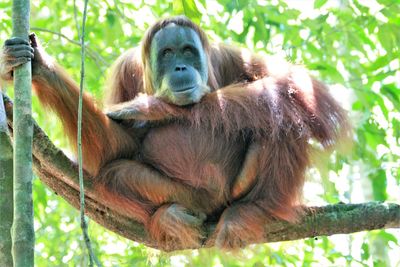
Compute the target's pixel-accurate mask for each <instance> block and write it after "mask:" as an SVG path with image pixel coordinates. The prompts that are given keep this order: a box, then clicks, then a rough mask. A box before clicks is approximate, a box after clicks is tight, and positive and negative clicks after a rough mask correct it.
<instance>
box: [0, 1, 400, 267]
mask: <svg viewBox="0 0 400 267" xmlns="http://www.w3.org/2000/svg"><path fill="white" fill-rule="evenodd" d="M83 5H84V3H83V1H82V0H68V1H40V0H32V1H31V31H32V32H35V33H36V34H37V35H38V37H39V39H40V40H41V41H42V44H43V46H44V47H45V49H46V51H47V52H48V53H49V54H50V55H52V56H53V57H54V58H55V59H56V60H57V61H58V62H59V63H60V64H61V65H63V66H64V67H65V68H66V69H67V71H68V72H69V73H70V74H71V75H72V76H73V77H74V79H75V80H76V81H79V80H78V79H79V74H80V62H81V59H80V46H79V38H78V32H80V29H81V21H82V11H83ZM11 6H12V3H11V1H10V0H2V1H1V2H0V29H1V31H0V41H1V42H2V43H3V42H4V41H5V40H6V39H7V38H9V37H10V36H11ZM177 14H185V15H186V16H188V17H189V18H191V19H192V20H194V21H195V22H197V23H199V24H200V25H201V27H202V28H203V29H204V30H205V31H206V33H207V34H208V36H209V37H210V39H211V40H212V41H213V42H225V43H230V44H234V45H237V46H239V47H247V48H249V49H251V50H253V51H257V52H259V53H264V54H267V55H274V56H278V57H280V58H285V59H286V60H288V61H290V62H292V63H295V64H301V65H304V66H305V67H306V68H308V69H309V70H310V72H311V73H312V74H313V75H314V76H316V77H317V78H318V79H321V80H323V81H324V82H326V83H327V84H328V85H329V87H330V90H331V92H332V94H333V95H334V96H335V97H336V98H337V99H338V100H339V101H340V102H341V103H342V105H343V106H344V107H345V108H346V109H347V110H348V111H349V114H350V117H351V120H352V123H353V126H354V145H353V146H352V147H351V148H350V149H347V151H345V153H333V154H332V155H319V156H318V160H315V164H314V166H315V167H314V168H311V169H310V170H309V171H308V180H307V184H306V187H305V189H304V196H305V197H304V198H305V202H306V203H307V204H308V205H325V204H328V203H338V202H344V203H350V202H352V203H359V202H365V201H390V202H397V203H399V202H400V169H399V166H400V145H399V138H400V60H399V58H400V48H399V45H400V1H398V0H365V1H362V0H359V1H357V0H354V1H352V0H330V1H327V0H315V1H312V0H291V1H280V0H254V1H244V0H236V1H230V0H213V1H211V0H210V1H208V0H187V1H184V0H176V1H175V0H169V1H159V0H147V1H146V3H145V1H139V0H138V1H130V0H96V1H89V9H88V18H87V23H86V33H87V35H86V39H85V40H86V45H87V50H86V51H87V53H86V55H87V57H86V67H85V72H86V78H85V84H86V90H87V91H89V92H90V93H91V94H92V95H94V96H95V97H96V98H97V99H98V101H99V104H100V105H101V98H102V95H103V85H104V81H105V77H106V76H107V73H108V70H109V67H110V65H111V64H112V62H113V61H114V60H115V59H116V58H117V57H118V55H120V54H121V53H122V52H123V51H125V50H127V49H129V48H130V47H133V46H136V45H138V44H139V42H140V39H141V36H142V35H143V33H144V31H145V30H146V29H147V28H148V26H149V25H151V24H152V23H154V22H155V21H156V20H157V19H159V18H161V17H165V16H171V15H177ZM9 89H11V88H9ZM8 94H10V95H12V90H8ZM34 118H35V120H36V121H37V122H38V123H39V125H40V126H41V127H42V128H43V129H44V130H45V131H46V133H47V134H48V135H49V136H50V137H51V139H52V140H53V142H54V143H55V144H56V145H57V146H59V147H61V148H63V149H65V150H66V153H69V152H68V144H67V143H66V140H65V138H64V132H63V130H62V127H61V124H60V123H59V121H58V120H57V119H56V117H55V116H50V115H49V114H48V113H46V112H45V111H44V110H43V109H42V108H41V106H40V104H39V103H38V101H37V99H34ZM34 208H35V229H36V258H35V263H36V265H37V266H87V263H88V257H87V253H86V251H85V245H84V242H83V240H82V234H81V229H80V224H79V214H78V212H77V211H76V210H74V209H73V208H72V207H71V206H69V205H68V204H67V203H66V202H65V201H64V200H63V199H61V198H60V197H58V196H56V195H55V194H54V193H53V192H51V191H50V190H48V189H47V188H45V187H44V186H43V185H42V183H41V182H40V180H39V179H38V178H37V177H36V178H35V181H34ZM354 223H357V222H354ZM89 227H90V229H89V230H90V236H91V238H92V242H93V246H94V248H95V252H96V254H97V256H98V257H99V258H100V260H101V262H102V263H103V264H104V266H400V244H399V242H400V230H399V229H391V230H386V231H383V230H379V231H371V232H368V233H367V232H363V233H356V234H351V235H335V236H331V237H318V238H315V239H314V238H310V239H305V240H299V241H293V242H281V243H272V244H266V245H253V246H250V247H248V248H246V249H244V250H241V251H238V252H236V253H233V254H232V253H222V252H220V251H218V250H216V249H202V250H194V251H182V252H176V253H173V254H166V253H162V252H160V251H158V250H154V249H150V248H147V247H145V246H143V245H141V244H138V243H136V242H132V241H129V240H126V239H124V238H122V237H119V236H117V235H116V234H114V233H112V232H110V231H108V230H106V229H104V228H102V227H101V226H99V225H97V224H96V223H95V222H90V226H89Z"/></svg>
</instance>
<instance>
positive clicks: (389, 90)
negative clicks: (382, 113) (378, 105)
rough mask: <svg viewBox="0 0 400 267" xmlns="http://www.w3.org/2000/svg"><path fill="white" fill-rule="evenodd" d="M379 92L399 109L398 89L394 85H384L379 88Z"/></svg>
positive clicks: (399, 94)
mask: <svg viewBox="0 0 400 267" xmlns="http://www.w3.org/2000/svg"><path fill="white" fill-rule="evenodd" d="M381 93H382V94H383V95H385V96H386V97H387V98H388V99H389V100H390V101H391V102H392V103H393V105H394V107H395V108H396V109H397V110H398V111H400V89H399V88H397V87H396V86H395V85H385V86H382V88H381Z"/></svg>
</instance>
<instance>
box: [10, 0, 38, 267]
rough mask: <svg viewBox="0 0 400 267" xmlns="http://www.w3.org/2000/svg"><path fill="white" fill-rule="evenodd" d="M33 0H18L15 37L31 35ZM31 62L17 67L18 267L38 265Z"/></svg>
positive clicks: (14, 236) (14, 231) (14, 229)
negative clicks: (34, 213) (35, 255)
mask: <svg viewBox="0 0 400 267" xmlns="http://www.w3.org/2000/svg"><path fill="white" fill-rule="evenodd" d="M29 12H30V3H29V0H14V1H13V9H12V13H13V16H12V23H13V36H14V37H21V38H24V39H26V40H28V38H29ZM31 75H32V74H31V63H30V62H28V63H26V64H24V65H22V66H20V67H18V68H16V69H15V70H14V91H15V94H14V95H15V99H14V101H15V105H14V125H13V129H14V222H13V227H12V240H13V248H12V251H13V258H14V266H16V267H19V266H23V267H29V266H33V265H34V246H35V232H34V228H33V203H32V176H33V175H32V135H33V123H32V100H31V99H32V92H31V91H32V90H31V87H32V85H31V84H32V81H31V80H32V77H31Z"/></svg>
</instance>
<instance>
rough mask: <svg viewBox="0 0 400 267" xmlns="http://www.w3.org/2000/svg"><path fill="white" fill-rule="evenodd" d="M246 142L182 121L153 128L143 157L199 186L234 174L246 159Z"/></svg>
mask: <svg viewBox="0 0 400 267" xmlns="http://www.w3.org/2000/svg"><path fill="white" fill-rule="evenodd" d="M245 149H246V142H245V140H243V138H240V137H239V136H237V137H235V136H233V137H230V138H228V137H226V136H225V135H222V134H221V135H218V134H212V133H211V131H207V130H205V129H200V128H193V127H189V126H183V125H178V124H176V125H175V124H172V125H167V126H163V127H159V128H155V129H152V130H150V132H149V133H148V134H147V136H146V137H145V139H144V142H143V147H142V157H143V160H144V161H145V162H148V163H150V164H152V165H153V166H158V168H159V169H160V170H161V171H162V172H164V173H165V174H167V175H168V176H170V177H173V178H178V179H180V180H184V181H187V182H188V183H189V184H193V185H196V186H201V184H204V186H208V185H209V183H210V182H212V180H214V181H215V180H219V181H221V180H227V179H230V177H232V176H234V175H235V174H236V173H237V172H238V169H239V167H240V165H241V163H242V161H243V155H244V153H245V152H244V151H245Z"/></svg>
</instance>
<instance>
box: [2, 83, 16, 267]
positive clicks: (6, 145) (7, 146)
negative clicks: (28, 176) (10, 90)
mask: <svg viewBox="0 0 400 267" xmlns="http://www.w3.org/2000/svg"><path fill="white" fill-rule="evenodd" d="M0 89H1V88H0ZM0 151H1V153H0V210H1V219H0V266H12V265H13V259H12V254H11V248H12V241H11V226H12V222H13V207H14V206H13V149H12V145H11V141H10V136H9V133H8V127H7V117H6V112H5V110H4V104H3V95H2V94H0Z"/></svg>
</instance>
